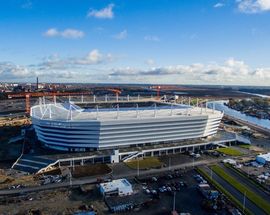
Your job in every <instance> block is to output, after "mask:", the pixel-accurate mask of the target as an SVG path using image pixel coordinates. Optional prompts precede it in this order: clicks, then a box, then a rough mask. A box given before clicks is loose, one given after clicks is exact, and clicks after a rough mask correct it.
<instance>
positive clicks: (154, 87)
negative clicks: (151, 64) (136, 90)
mask: <svg viewBox="0 0 270 215" xmlns="http://www.w3.org/2000/svg"><path fill="white" fill-rule="evenodd" d="M150 89H154V90H156V91H157V99H159V97H160V89H161V86H151V87H150Z"/></svg>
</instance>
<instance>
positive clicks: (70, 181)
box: [69, 170, 72, 187]
mask: <svg viewBox="0 0 270 215" xmlns="http://www.w3.org/2000/svg"><path fill="white" fill-rule="evenodd" d="M69 186H70V187H72V173H71V170H70V172H69Z"/></svg>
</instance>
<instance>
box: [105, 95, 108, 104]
mask: <svg viewBox="0 0 270 215" xmlns="http://www.w3.org/2000/svg"><path fill="white" fill-rule="evenodd" d="M107 101H108V95H107V94H106V95H105V102H107Z"/></svg>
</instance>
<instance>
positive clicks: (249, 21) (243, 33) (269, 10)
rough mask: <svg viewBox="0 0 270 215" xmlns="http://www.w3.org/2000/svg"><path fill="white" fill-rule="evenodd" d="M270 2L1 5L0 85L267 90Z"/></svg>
mask: <svg viewBox="0 0 270 215" xmlns="http://www.w3.org/2000/svg"><path fill="white" fill-rule="evenodd" d="M269 38H270V0H144V1H140V0H111V1H108V0H57V1H55V0H0V82H6V81H7V82H34V81H35V79H36V77H37V76H38V77H39V80H40V81H41V82H52V83H58V82H77V83H78V82H82V83H140V84H144V83H150V84H221V85H257V86H260V85H262V86H268V85H269V84H270V60H269V56H270V54H269V53H270V39H269Z"/></svg>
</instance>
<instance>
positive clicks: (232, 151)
mask: <svg viewBox="0 0 270 215" xmlns="http://www.w3.org/2000/svg"><path fill="white" fill-rule="evenodd" d="M216 150H217V151H218V152H220V153H223V154H225V155H231V156H240V155H242V152H240V151H238V150H236V149H234V148H219V149H216Z"/></svg>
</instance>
